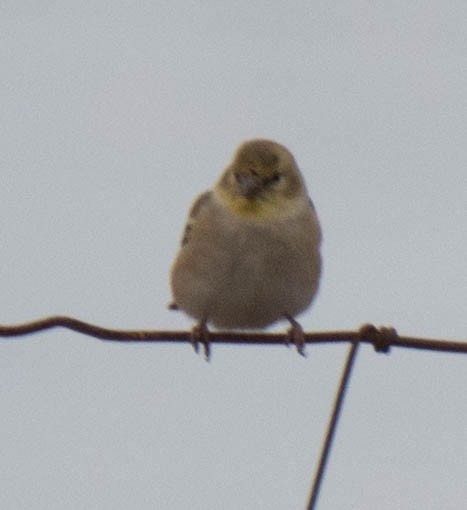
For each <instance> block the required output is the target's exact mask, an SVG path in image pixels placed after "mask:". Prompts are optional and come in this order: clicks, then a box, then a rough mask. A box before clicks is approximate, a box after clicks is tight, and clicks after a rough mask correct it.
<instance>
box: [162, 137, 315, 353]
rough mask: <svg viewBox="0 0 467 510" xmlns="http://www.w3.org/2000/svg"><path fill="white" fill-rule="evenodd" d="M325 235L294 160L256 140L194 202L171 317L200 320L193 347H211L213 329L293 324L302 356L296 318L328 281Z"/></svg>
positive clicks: (176, 267)
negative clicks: (175, 312) (323, 277)
mask: <svg viewBox="0 0 467 510" xmlns="http://www.w3.org/2000/svg"><path fill="white" fill-rule="evenodd" d="M320 243H321V229H320V225H319V222H318V218H317V215H316V212H315V209H314V206H313V203H312V202H311V200H310V198H309V197H308V193H307V190H306V186H305V183H304V180H303V177H302V175H301V173H300V170H299V169H298V166H297V164H296V162H295V159H294V157H293V156H292V154H291V153H290V152H289V151H288V150H287V149H286V148H285V147H284V146H283V145H280V144H278V143H276V142H273V141H270V140H261V139H258V140H250V141H247V142H245V143H243V144H242V145H240V147H239V148H238V149H237V152H236V153H235V157H234V159H233V161H232V162H231V163H230V165H229V166H228V167H227V168H226V169H225V170H224V172H223V174H222V175H221V177H220V179H219V181H218V182H217V184H216V185H215V186H214V188H213V189H212V190H210V191H206V192H204V193H202V194H201V195H200V196H199V197H198V198H197V199H196V200H195V202H194V204H193V206H192V208H191V211H190V214H189V219H188V222H187V225H186V227H185V231H184V234H183V239H182V245H181V248H180V251H179V253H178V256H177V258H176V260H175V262H174V264H173V266H172V271H171V287H172V293H173V298H174V302H173V303H172V304H171V305H170V308H172V309H181V310H183V311H184V312H186V313H187V314H188V315H190V316H191V317H194V318H195V319H197V320H198V324H197V325H196V326H195V327H194V328H193V331H192V340H193V343H194V346H195V349H196V350H197V345H198V342H200V341H201V342H202V343H204V346H205V354H206V357H207V358H208V357H209V343H208V342H209V340H208V329H207V324H213V325H214V326H215V327H217V328H227V329H250V328H264V327H266V326H268V325H269V324H271V323H273V322H275V321H277V320H279V319H287V320H288V321H289V322H290V323H291V325H292V327H291V329H290V330H289V332H288V333H289V338H290V340H291V341H293V342H294V343H295V345H296V346H297V349H298V351H299V352H300V353H301V354H303V345H304V337H303V330H302V328H301V327H300V325H299V324H298V322H296V321H295V319H294V317H295V316H296V315H297V314H299V313H300V312H303V311H304V310H305V309H306V308H308V306H309V305H310V304H311V301H312V300H313V297H314V296H315V294H316V292H317V289H318V284H319V278H320V273H321V256H320Z"/></svg>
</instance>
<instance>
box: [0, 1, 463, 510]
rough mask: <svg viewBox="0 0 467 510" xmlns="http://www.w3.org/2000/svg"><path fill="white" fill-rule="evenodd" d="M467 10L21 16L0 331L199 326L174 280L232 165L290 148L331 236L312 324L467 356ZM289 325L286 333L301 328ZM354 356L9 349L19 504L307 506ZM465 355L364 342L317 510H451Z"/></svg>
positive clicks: (64, 8) (99, 345)
mask: <svg viewBox="0 0 467 510" xmlns="http://www.w3.org/2000/svg"><path fill="white" fill-rule="evenodd" d="M466 16H467V5H466V4H465V2H461V1H451V2H444V1H431V2H430V1H427V2H419V1H412V2H398V1H397V2H364V1H349V2H338V3H332V2H328V1H326V2H324V1H323V2H321V1H315V2H308V1H307V2H305V1H301V2H292V3H290V2H288V3H287V4H286V3H285V2H283V3H276V5H274V4H272V3H271V2H266V1H255V0H249V1H243V0H241V1H238V2H233V3H232V2H222V1H219V2H213V1H206V2H199V3H198V2H178V1H170V2H169V1H167V2H162V1H155V2H149V1H147V2H146V1H142V2H138V3H137V4H132V5H130V4H129V3H128V2H123V1H117V2H105V1H101V2H97V4H95V5H92V6H90V5H89V4H88V3H84V2H77V1H70V2H65V3H64V2H46V3H41V2H28V1H23V2H12V1H4V2H2V4H1V6H0V55H1V61H0V63H1V69H2V80H1V83H0V87H1V97H0V105H1V118H2V122H1V125H0V130H1V131H0V172H1V186H0V232H1V237H2V243H1V244H0V282H1V284H0V304H1V308H0V309H1V312H0V313H1V316H0V323H16V322H22V321H28V320H32V319H36V318H39V317H42V316H47V315H52V314H67V315H72V316H74V317H77V318H80V319H83V320H87V321H91V322H95V323H98V324H101V325H104V326H109V327H115V328H153V329H163V328H173V329H182V328H189V327H191V325H192V321H191V320H190V319H188V318H186V317H184V316H183V315H182V314H181V313H174V312H169V311H168V310H167V309H166V304H167V303H168V302H169V300H170V290H169V277H168V274H169V269H170V265H171V262H172V260H173V257H174V255H175V253H176V251H177V249H178V245H179V241H180V237H181V232H182V229H183V225H184V222H185V219H186V214H187V210H188V208H189V205H190V203H191V201H192V200H193V198H194V196H195V195H196V194H198V193H200V192H201V191H203V190H205V189H207V188H209V187H210V186H211V185H212V184H213V182H214V181H215V180H216V179H217V177H218V175H219V173H220V172H221V171H222V169H223V167H224V166H225V165H226V164H227V163H228V162H229V160H230V158H231V156H232V153H233V151H234V149H235V148H236V146H237V145H238V144H239V143H240V142H242V141H243V140H245V139H248V138H250V137H267V138H273V139H275V140H277V141H279V142H281V143H283V144H285V145H286V146H287V147H289V148H290V150H291V151H292V152H293V153H294V155H295V157H296V159H297V161H298V163H299V165H300V167H301V169H302V171H303V173H304V175H305V178H306V181H307V183H308V187H309V190H310V194H311V196H312V198H313V201H314V202H315V205H316V207H317V210H318V213H319V216H320V220H321V223H322V227H323V231H324V239H325V242H324V246H323V257H324V275H323V279H322V285H321V290H320V293H319V296H318V298H317V300H316V301H315V304H314V306H313V307H312V309H311V310H310V311H308V312H307V313H305V314H304V315H303V316H302V317H300V321H301V323H302V325H303V327H304V328H305V329H306V330H336V329H347V328H350V329H355V328H357V327H359V326H360V325H361V324H362V323H364V322H373V323H375V324H386V325H393V326H394V327H396V328H397V330H398V331H399V332H400V334H411V335H416V336H429V337H434V338H436V337H437V338H445V339H459V340H462V339H464V340H465V339H466V338H467V337H466V335H467V333H466V319H465V306H466V305H465V303H466V302H467V276H466V272H467V271H466V260H467V240H466V239H467V219H466V217H467V214H466V212H467V211H466V209H467V143H466V140H467V127H466V126H467V65H466V62H467V36H466V30H465V26H466ZM284 328H285V324H278V325H277V327H276V328H275V329H277V330H279V331H283V329H284ZM346 351H347V348H346V347H345V346H343V345H340V346H333V345H331V346H324V345H319V346H315V347H313V346H309V347H308V348H307V352H308V358H307V359H303V358H301V357H300V356H298V355H297V354H296V353H295V352H293V350H287V349H286V348H282V347H248V346H243V347H233V346H215V347H214V353H213V359H212V363H210V364H207V363H205V362H204V361H203V359H202V358H201V357H196V356H195V355H194V353H193V351H192V349H191V347H190V346H188V345H163V344H160V345H159V344H152V345H149V344H146V345H118V344H111V343H103V342H99V341H97V340H94V339H91V338H87V337H84V336H82V335H78V334H75V333H72V332H70V331H65V330H54V331H48V332H45V333H42V334H37V335H35V336H31V337H25V338H23V339H16V340H13V341H2V342H1V344H0V373H1V374H2V377H1V385H0V409H1V416H0V479H1V480H2V490H1V491H0V507H1V508H2V509H5V510H26V509H27V510H29V509H34V510H37V509H40V510H42V509H47V510H55V509H57V510H58V509H60V510H61V509H63V508H67V509H86V510H90V509H107V508H109V509H110V508H112V509H117V510H119V509H122V510H123V509H125V510H126V509H128V508H139V509H153V508H161V509H171V510H172V509H174V510H181V509H185V508H190V509H199V510H206V509H209V510H210V509H213V510H217V509H219V508H222V509H226V510H237V509H239V508H241V509H245V510H250V509H251V510H258V509H260V510H262V509H265V510H266V509H274V510H275V509H277V510H282V509H287V510H288V509H295V508H304V506H305V503H306V501H307V497H308V493H309V487H310V482H311V478H312V474H313V473H314V469H315V466H316V461H317V456H318V453H319V449H320V445H321V440H322V436H323V433H324V428H325V426H326V423H327V420H328V416H329V412H330V407H331V404H332V399H333V395H334V392H335V388H336V384H337V380H338V377H339V373H340V370H341V367H342V364H343V361H344V358H345V354H346ZM466 374H467V358H466V357H463V356H460V355H449V354H439V353H426V352H415V351H413V352H411V351H403V350H393V351H392V352H391V354H390V355H389V356H385V355H381V354H376V353H375V352H373V351H372V349H371V348H370V347H368V346H365V347H363V348H362V349H361V352H360V354H359V357H358V360H357V363H356V366H355V372H354V377H353V379H352V383H351V386H350V391H349V393H348V398H347V400H346V405H345V409H344V415H343V419H342V422H341V426H340V428H339V430H338V435H337V439H336V442H335V447H334V450H333V452H332V456H331V459H330V464H329V468H328V471H327V474H326V478H325V481H324V485H323V488H322V492H321V498H320V505H319V508H320V510H335V509H340V508H346V509H347V508H349V509H356V510H374V509H375V508H378V509H379V510H389V509H390V510H393V509H394V508H397V509H398V510H416V509H420V508H423V509H428V510H429V509H438V508H442V509H443V510H450V509H452V510H458V509H459V508H461V507H464V506H465V501H466V500H467V484H466V483H465V473H466V470H467V446H466V445H467V400H466V396H465V383H466V378H467V375H466Z"/></svg>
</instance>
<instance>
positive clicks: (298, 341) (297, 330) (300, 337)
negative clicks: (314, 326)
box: [286, 316, 306, 358]
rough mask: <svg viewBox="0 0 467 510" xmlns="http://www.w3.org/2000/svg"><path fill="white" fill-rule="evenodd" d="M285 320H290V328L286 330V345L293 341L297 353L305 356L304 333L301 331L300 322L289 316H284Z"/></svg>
mask: <svg viewBox="0 0 467 510" xmlns="http://www.w3.org/2000/svg"><path fill="white" fill-rule="evenodd" d="M286 317H287V320H288V321H289V322H290V325H291V327H290V329H288V330H287V338H286V342H287V345H289V343H293V344H294V345H295V347H296V348H297V352H298V354H300V356H303V357H304V358H305V357H306V354H305V334H304V333H303V329H302V327H301V326H300V324H299V323H298V322H297V321H296V320H295V319H294V318H293V317H290V316H286Z"/></svg>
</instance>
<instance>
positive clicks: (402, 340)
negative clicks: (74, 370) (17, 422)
mask: <svg viewBox="0 0 467 510" xmlns="http://www.w3.org/2000/svg"><path fill="white" fill-rule="evenodd" d="M57 327H61V328H66V329H70V330H73V331H76V332H78V333H82V334H84V335H88V336H92V337H94V338H98V339H100V340H108V341H115V342H191V341H192V333H191V332H190V331H159V330H123V329H110V328H104V327H102V326H97V325H95V324H90V323H88V322H84V321H81V320H78V319H75V318H73V317H65V316H53V317H47V318H44V319H39V320H36V321H33V322H26V323H23V324H15V325H10V326H6V325H3V326H2V325H0V337H4V338H8V337H18V336H24V335H29V334H31V333H38V332H40V331H45V330H47V329H52V328H57ZM304 341H305V343H311V344H312V343H342V342H356V341H359V342H363V343H369V344H372V345H373V347H374V348H375V349H376V351H378V352H389V349H390V348H391V347H404V348H410V349H424V350H432V351H442V352H456V353H467V341H466V342H453V341H449V340H435V339H429V338H414V337H405V336H399V335H398V334H397V332H396V331H395V330H394V329H393V328H376V327H374V326H372V325H365V326H362V328H360V330H358V331H326V332H316V333H305V334H304ZM209 342H210V343H220V344H253V345H260V344H263V345H266V344H267V345H285V344H287V343H288V336H287V334H281V333H245V332H238V333H235V332H224V331H210V333H209Z"/></svg>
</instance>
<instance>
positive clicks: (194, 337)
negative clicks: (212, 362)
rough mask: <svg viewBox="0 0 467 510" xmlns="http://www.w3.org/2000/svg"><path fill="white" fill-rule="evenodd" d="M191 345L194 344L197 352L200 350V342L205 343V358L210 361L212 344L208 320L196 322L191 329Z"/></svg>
mask: <svg viewBox="0 0 467 510" xmlns="http://www.w3.org/2000/svg"><path fill="white" fill-rule="evenodd" d="M190 336H191V345H193V349H194V350H195V352H196V354H198V352H199V344H202V345H203V348H204V358H205V360H206V361H209V358H210V356H211V345H210V343H209V329H208V327H207V325H206V321H205V320H202V321H200V322H198V324H196V326H194V327H193V329H192V330H191V335H190Z"/></svg>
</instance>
